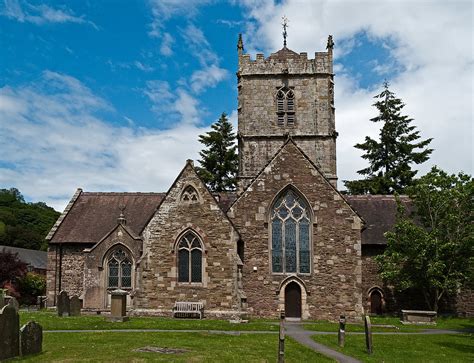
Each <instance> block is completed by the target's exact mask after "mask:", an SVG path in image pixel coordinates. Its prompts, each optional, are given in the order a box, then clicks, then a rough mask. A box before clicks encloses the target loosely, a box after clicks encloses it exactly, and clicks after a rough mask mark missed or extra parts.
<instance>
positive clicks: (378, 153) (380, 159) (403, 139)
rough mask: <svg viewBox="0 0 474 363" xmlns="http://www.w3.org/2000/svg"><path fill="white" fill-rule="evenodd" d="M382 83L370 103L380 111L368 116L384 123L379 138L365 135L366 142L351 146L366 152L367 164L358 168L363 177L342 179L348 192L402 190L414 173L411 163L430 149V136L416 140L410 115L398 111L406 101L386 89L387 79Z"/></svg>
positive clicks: (415, 162) (417, 136)
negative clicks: (362, 167)
mask: <svg viewBox="0 0 474 363" xmlns="http://www.w3.org/2000/svg"><path fill="white" fill-rule="evenodd" d="M383 86H384V89H383V91H382V92H381V93H380V94H378V95H376V96H375V97H374V98H375V99H376V100H377V101H376V102H375V103H374V104H373V106H375V107H376V108H377V109H378V111H379V114H378V115H377V116H376V117H374V118H372V119H370V121H372V122H382V123H383V125H382V128H381V129H380V138H379V140H378V141H377V140H374V139H372V138H371V137H369V136H366V137H365V142H363V143H359V144H356V145H355V146H354V147H355V148H357V149H360V150H363V151H364V152H365V153H364V155H362V157H363V158H364V159H366V160H367V161H368V162H369V166H368V167H367V168H365V169H362V170H359V171H358V172H357V173H359V174H360V175H363V176H364V177H365V179H361V180H353V181H347V180H345V181H344V185H345V186H346V188H347V189H348V192H349V193H350V194H367V193H368V194H393V193H395V192H396V193H402V192H403V191H404V189H405V188H406V187H408V186H410V185H411V184H412V183H413V178H414V177H415V175H416V173H417V171H416V170H412V168H411V166H412V164H421V163H423V162H425V161H426V160H428V158H429V155H430V154H431V153H432V151H433V149H429V148H427V145H428V144H429V143H430V142H431V140H432V139H431V138H430V139H426V140H419V139H420V132H419V131H417V130H415V129H416V127H415V126H412V125H411V122H412V121H413V119H412V118H409V117H408V116H406V115H402V114H401V111H402V109H403V107H405V104H404V103H403V102H402V100H401V99H400V98H397V97H395V94H394V93H393V92H391V91H390V90H389V84H388V82H384V85H383Z"/></svg>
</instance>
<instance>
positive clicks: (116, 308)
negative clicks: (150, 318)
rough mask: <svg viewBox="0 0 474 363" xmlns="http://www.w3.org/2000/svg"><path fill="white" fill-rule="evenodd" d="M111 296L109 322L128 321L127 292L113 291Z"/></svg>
mask: <svg viewBox="0 0 474 363" xmlns="http://www.w3.org/2000/svg"><path fill="white" fill-rule="evenodd" d="M110 295H111V299H110V300H111V304H110V305H111V308H110V317H109V320H110V321H116V322H124V321H128V320H129V318H128V316H127V295H128V292H126V291H124V290H120V289H117V290H114V291H112V292H111V293H110Z"/></svg>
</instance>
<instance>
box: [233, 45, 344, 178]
mask: <svg viewBox="0 0 474 363" xmlns="http://www.w3.org/2000/svg"><path fill="white" fill-rule="evenodd" d="M290 52H291V51H290ZM237 74H238V118H239V124H238V131H239V135H240V139H239V152H240V158H241V159H240V172H239V176H240V177H242V178H241V181H242V186H246V185H247V184H248V182H249V181H250V180H249V177H253V176H255V175H256V174H257V173H258V172H260V170H261V169H262V168H263V167H264V166H265V164H266V163H267V162H268V161H269V160H270V158H271V157H273V156H274V155H275V153H276V152H277V150H278V149H279V148H280V147H281V146H282V145H283V144H284V142H285V141H286V137H285V135H286V134H290V135H292V136H294V140H295V142H296V144H297V145H298V146H299V147H300V148H301V149H302V150H303V151H304V152H305V153H306V155H308V157H310V159H311V160H312V161H313V162H315V163H317V164H318V165H320V167H321V170H322V171H323V172H324V173H325V174H326V176H327V177H328V178H330V179H331V180H333V181H335V179H336V150H335V148H336V133H335V121H334V82H333V74H332V53H331V52H328V53H316V55H315V59H308V56H307V54H306V53H301V55H292V54H290V56H289V57H283V58H279V57H273V55H272V56H270V57H269V58H264V57H263V55H257V59H256V60H251V59H250V57H249V56H248V55H241V56H239V70H238V73H237ZM283 86H286V87H287V88H290V89H293V91H294V94H295V120H296V121H295V124H294V125H291V126H286V125H285V126H281V125H278V124H277V114H276V93H277V91H278V89H279V88H281V87H283Z"/></svg>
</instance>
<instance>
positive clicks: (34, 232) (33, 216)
mask: <svg viewBox="0 0 474 363" xmlns="http://www.w3.org/2000/svg"><path fill="white" fill-rule="evenodd" d="M58 217H59V213H58V212H56V211H55V210H54V209H53V208H51V207H48V206H47V205H46V204H45V203H43V202H39V203H27V202H25V199H24V198H23V196H22V195H21V193H20V191H19V190H18V189H15V188H11V189H0V245H5V246H14V247H20V248H29V249H42V250H46V248H47V243H46V241H45V237H46V234H47V233H48V231H49V230H50V229H51V227H52V226H53V224H54V222H55V221H56V220H57V219H58Z"/></svg>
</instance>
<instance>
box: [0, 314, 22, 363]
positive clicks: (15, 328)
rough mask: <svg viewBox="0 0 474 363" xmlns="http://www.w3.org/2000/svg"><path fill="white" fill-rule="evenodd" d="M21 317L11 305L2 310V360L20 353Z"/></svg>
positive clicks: (0, 343)
mask: <svg viewBox="0 0 474 363" xmlns="http://www.w3.org/2000/svg"><path fill="white" fill-rule="evenodd" d="M19 330H20V318H19V316H18V312H17V311H16V310H15V308H14V307H13V306H11V305H5V306H4V307H3V308H2V309H1V310H0V361H1V360H3V359H8V358H12V357H16V356H18V355H19V354H20V344H19Z"/></svg>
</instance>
